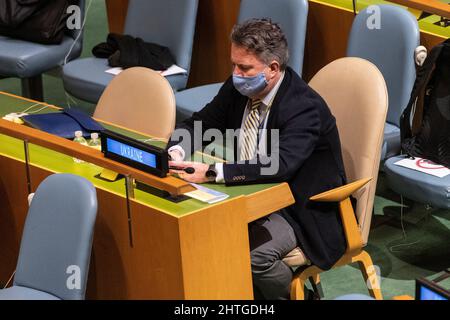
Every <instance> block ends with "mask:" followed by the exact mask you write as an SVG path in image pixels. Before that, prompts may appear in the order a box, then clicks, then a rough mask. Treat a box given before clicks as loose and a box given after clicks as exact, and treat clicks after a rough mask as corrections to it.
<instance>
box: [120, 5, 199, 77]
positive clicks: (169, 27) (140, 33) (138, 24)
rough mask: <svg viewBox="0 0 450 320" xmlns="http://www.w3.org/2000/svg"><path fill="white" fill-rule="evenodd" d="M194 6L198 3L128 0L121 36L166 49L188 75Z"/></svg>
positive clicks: (195, 14) (194, 17) (195, 9)
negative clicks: (136, 38) (124, 35)
mask: <svg viewBox="0 0 450 320" xmlns="http://www.w3.org/2000/svg"><path fill="white" fill-rule="evenodd" d="M197 7H198V0H151V1H149V0H130V1H129V4H128V11H127V17H126V21H125V30H124V33H125V34H127V35H131V36H134V37H139V38H142V39H143V40H144V41H146V42H153V43H157V44H159V45H162V46H165V47H168V48H169V49H170V52H172V54H173V56H174V58H175V61H176V63H177V65H179V66H180V67H182V68H183V69H186V70H187V71H188V73H189V69H190V66H191V55H192V45H193V42H194V31H195V21H196V17H197ZM186 81H187V79H186Z"/></svg>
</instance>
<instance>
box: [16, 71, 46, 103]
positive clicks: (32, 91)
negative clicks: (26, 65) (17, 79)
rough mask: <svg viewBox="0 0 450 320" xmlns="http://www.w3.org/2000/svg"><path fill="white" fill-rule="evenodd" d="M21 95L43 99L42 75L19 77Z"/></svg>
mask: <svg viewBox="0 0 450 320" xmlns="http://www.w3.org/2000/svg"><path fill="white" fill-rule="evenodd" d="M21 82H22V95H23V96H24V97H26V98H29V99H33V100H37V101H43V100H44V91H43V88H42V75H38V76H35V77H31V78H24V79H21Z"/></svg>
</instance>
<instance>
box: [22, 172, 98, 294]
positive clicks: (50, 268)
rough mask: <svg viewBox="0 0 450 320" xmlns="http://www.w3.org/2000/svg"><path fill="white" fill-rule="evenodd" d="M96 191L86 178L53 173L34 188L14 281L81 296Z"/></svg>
mask: <svg viewBox="0 0 450 320" xmlns="http://www.w3.org/2000/svg"><path fill="white" fill-rule="evenodd" d="M96 215H97V194H96V191H95V188H94V186H93V185H92V184H91V183H90V182H89V181H87V180H86V179H84V178H82V177H79V176H75V175H72V174H54V175H51V176H49V177H47V178H46V179H45V180H44V181H42V183H41V184H40V185H39V187H38V188H37V190H36V192H35V195H34V197H33V201H32V202H31V206H30V209H29V210H28V215H27V218H26V221H25V226H24V230H23V234H22V241H21V243H20V252H19V259H18V262H17V269H16V275H15V278H14V285H17V286H23V287H28V288H32V289H36V290H40V291H45V292H47V293H50V294H52V295H54V296H57V297H59V298H61V299H84V296H85V291H86V283H87V277H88V272H89V262H90V257H91V248H92V239H93V233H94V225H95V219H96Z"/></svg>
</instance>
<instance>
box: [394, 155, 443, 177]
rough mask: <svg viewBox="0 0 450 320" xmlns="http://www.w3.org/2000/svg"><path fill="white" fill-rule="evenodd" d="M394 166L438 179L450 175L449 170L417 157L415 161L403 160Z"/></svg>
mask: <svg viewBox="0 0 450 320" xmlns="http://www.w3.org/2000/svg"><path fill="white" fill-rule="evenodd" d="M394 164H396V165H398V166H402V167H405V168H409V169H413V170H416V171H420V172H423V173H426V174H431V175H433V176H435V177H438V178H443V177H445V176H447V175H449V174H450V169H449V168H447V167H444V166H442V165H440V164H436V163H434V162H432V161H430V160H427V159H423V158H417V157H415V158H414V159H409V158H407V159H402V160H400V161H397V162H395V163H394Z"/></svg>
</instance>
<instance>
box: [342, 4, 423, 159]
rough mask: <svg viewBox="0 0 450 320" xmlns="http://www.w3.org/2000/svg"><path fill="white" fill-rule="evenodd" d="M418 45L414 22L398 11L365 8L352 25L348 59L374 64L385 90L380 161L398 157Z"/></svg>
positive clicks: (382, 7) (417, 31)
mask: <svg viewBox="0 0 450 320" xmlns="http://www.w3.org/2000/svg"><path fill="white" fill-rule="evenodd" d="M378 18H379V20H377V19H378ZM378 22H379V24H378ZM419 43H420V31H419V26H418V24H417V21H416V18H414V16H413V15H412V14H411V13H409V12H408V11H407V10H405V9H403V8H401V7H397V6H393V5H377V6H371V7H368V8H366V9H364V10H362V11H361V12H359V13H358V15H357V16H356V18H355V20H354V22H353V25H352V29H351V32H350V37H349V43H348V47H347V56H349V57H360V58H364V59H366V60H369V61H370V62H372V63H373V64H375V65H376V66H377V67H378V69H380V71H381V73H382V74H383V76H384V79H385V81H386V84H387V88H388V93H389V109H388V115H387V120H386V125H385V128H384V142H383V149H382V154H381V160H385V159H387V158H389V157H392V156H394V155H398V154H399V153H400V123H399V122H400V116H401V114H402V112H403V110H404V109H405V108H406V106H407V104H408V101H409V98H410V96H411V90H412V88H413V85H414V80H415V78H416V69H415V52H414V51H415V49H416V48H417V47H418V46H419Z"/></svg>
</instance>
